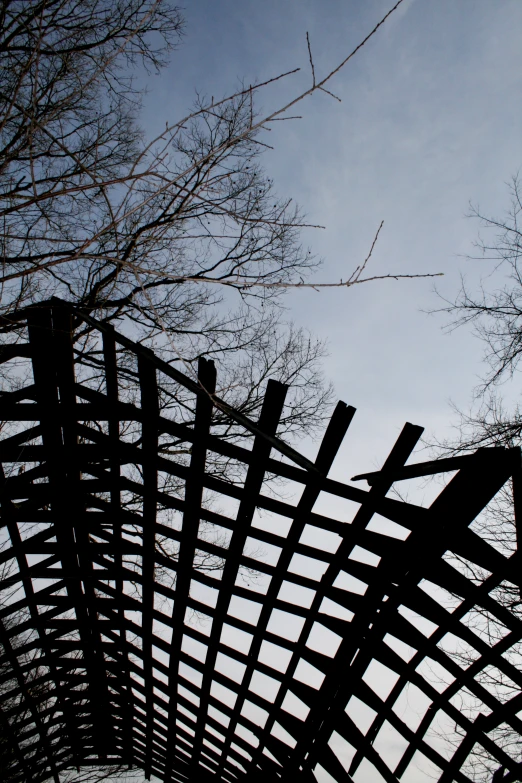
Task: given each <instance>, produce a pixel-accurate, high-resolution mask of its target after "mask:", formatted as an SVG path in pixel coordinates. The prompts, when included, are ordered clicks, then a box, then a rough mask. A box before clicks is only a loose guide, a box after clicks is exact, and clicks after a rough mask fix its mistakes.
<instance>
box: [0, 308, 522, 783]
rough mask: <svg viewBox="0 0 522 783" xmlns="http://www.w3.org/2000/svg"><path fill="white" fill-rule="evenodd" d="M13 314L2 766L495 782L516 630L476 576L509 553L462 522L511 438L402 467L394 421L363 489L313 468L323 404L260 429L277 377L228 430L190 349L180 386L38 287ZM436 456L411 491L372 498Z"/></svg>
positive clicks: (511, 777) (514, 455) (147, 356)
mask: <svg viewBox="0 0 522 783" xmlns="http://www.w3.org/2000/svg"><path fill="white" fill-rule="evenodd" d="M19 326H20V329H19V330H18V331H17V333H16V334H17V337H16V340H15V341H13V339H12V338H10V337H9V336H8V337H7V338H6V339H7V343H5V344H4V346H3V348H2V354H1V359H2V361H3V367H4V368H6V369H7V373H8V374H9V375H10V377H11V379H12V378H13V377H15V378H16V379H17V383H16V384H15V386H16V388H15V389H14V390H11V391H9V392H5V393H4V394H3V395H2V397H1V398H0V407H1V412H0V419H1V420H3V421H4V422H5V424H4V425H3V430H2V434H3V439H2V440H0V460H1V461H2V463H3V471H4V473H3V487H2V495H1V500H2V528H1V529H2V533H3V537H2V542H3V549H2V550H1V563H2V568H3V581H2V583H1V588H2V596H7V597H6V598H4V600H3V603H2V607H1V609H0V617H1V620H2V623H1V624H0V634H1V638H0V642H1V647H0V651H1V652H2V658H1V666H0V682H1V687H0V693H1V694H2V699H3V703H2V704H3V709H2V713H0V715H1V719H2V722H3V730H4V741H5V742H7V743H8V744H9V747H10V750H11V751H12V761H11V762H10V775H11V778H10V779H12V780H13V781H29V780H30V781H35V782H36V781H41V780H42V781H43V780H45V779H48V778H50V779H53V777H54V780H55V781H59V780H60V777H59V775H60V772H61V771H62V770H64V769H66V768H71V767H75V766H82V767H84V766H89V765H102V766H103V765H110V764H124V765H136V766H138V767H139V768H142V769H143V770H144V773H145V775H146V776H147V777H148V776H150V775H155V776H157V777H158V778H159V779H161V780H162V781H165V783H170V781H179V782H180V783H181V782H182V781H205V780H207V779H208V780H210V779H218V780H223V781H229V782H230V783H233V782H234V781H241V780H248V781H256V780H259V781H261V780H262V781H264V782H268V783H270V781H278V780H284V781H294V780H296V781H297V780H302V781H306V783H313V781H319V783H322V781H329V780H332V779H333V780H335V781H338V782H339V783H343V782H344V781H346V782H347V783H348V781H355V783H357V782H358V781H369V780H372V781H387V782H389V783H391V782H392V781H394V782H396V781H398V780H402V781H408V782H409V783H412V782H413V781H421V780H433V779H436V780H439V781H441V782H444V783H449V782H450V781H453V780H455V781H469V780H471V779H473V774H474V773H473V770H472V769H471V767H467V766H466V763H467V759H469V758H472V751H476V750H477V748H480V749H481V752H482V754H483V755H484V756H485V757H487V758H488V759H489V761H488V762H487V764H486V767H485V769H488V764H489V769H490V771H492V772H493V771H494V770H495V769H498V771H497V772H496V773H495V780H500V779H501V780H503V781H505V783H507V782H508V781H516V780H519V779H520V778H519V777H518V775H519V774H520V773H519V769H520V766H519V763H518V761H519V758H518V757H517V753H518V751H516V750H515V751H512V750H511V748H512V744H510V743H505V742H503V741H502V740H501V739H499V736H500V734H501V732H500V729H501V728H502V727H507V733H508V734H509V733H510V732H511V734H512V735H513V736H516V737H518V736H519V734H520V733H521V732H520V729H521V727H522V723H521V721H520V718H519V717H518V713H519V711H520V710H521V708H522V699H521V697H520V694H519V691H520V685H521V682H522V676H521V673H520V671H519V667H518V666H517V655H518V647H517V645H518V643H519V641H520V639H521V638H522V625H521V620H520V617H519V615H518V613H517V608H516V602H514V603H513V604H512V605H511V604H510V605H507V604H506V602H505V601H503V600H502V590H501V587H502V585H506V584H508V585H510V586H512V585H518V584H519V575H520V563H519V559H518V554H517V551H516V548H515V547H512V548H511V549H509V548H506V549H505V550H503V549H502V546H500V545H498V544H495V542H492V541H488V540H487V538H485V537H484V536H481V535H480V533H479V532H477V530H478V529H475V528H474V520H475V519H476V518H477V516H478V515H479V514H480V513H481V511H482V510H483V509H484V507H485V506H486V505H487V504H488V503H489V502H490V501H491V499H492V498H494V497H495V496H496V495H497V493H499V491H500V490H501V489H502V487H504V485H506V482H507V483H508V485H509V486H511V483H510V481H509V480H510V479H511V478H513V486H514V488H515V496H516V493H517V492H518V491H519V490H518V486H519V482H520V452H519V450H518V449H501V448H498V449H483V450H480V451H478V452H476V453H474V454H470V455H469V456H463V457H459V458H452V459H447V460H439V461H436V462H429V463H417V464H413V465H409V466H405V463H406V461H407V460H408V458H409V456H410V454H411V452H412V450H413V449H414V447H415V445H416V444H417V442H418V439H419V437H420V434H421V432H422V430H421V429H420V428H419V427H416V426H413V425H411V424H406V425H405V427H404V429H403V431H402V432H401V434H400V436H399V438H398V440H397V442H396V443H395V445H394V446H393V448H392V450H391V453H390V455H389V457H388V458H387V460H386V462H385V464H384V466H383V468H382V470H380V471H378V472H376V473H373V474H367V475H366V476H362V477H359V478H365V479H367V482H368V484H369V485H370V487H369V489H368V490H366V489H362V488H361V487H360V485H356V486H354V485H353V484H351V483H350V484H348V483H346V484H345V483H341V482H338V481H335V480H333V479H329V478H328V477H327V475H328V472H329V469H330V467H331V465H332V462H333V460H334V457H335V455H336V453H337V451H338V449H339V447H340V445H341V443H342V441H343V438H344V435H345V433H346V431H347V429H348V426H349V424H350V422H351V420H352V417H353V414H354V409H353V408H351V407H348V406H346V405H344V403H339V404H338V406H337V408H336V409H335V412H334V414H333V416H332V418H331V421H330V424H329V426H328V428H327V430H326V433H325V435H324V438H323V440H322V443H321V445H320V448H319V451H318V455H317V458H316V460H315V462H313V463H312V462H309V461H308V460H307V459H306V458H305V457H303V456H301V455H300V454H298V453H297V452H295V451H293V450H292V449H291V448H289V447H288V446H287V445H286V444H285V443H284V442H283V441H281V440H280V439H279V438H278V437H277V434H276V431H277V426H278V422H279V419H280V416H281V412H282V410H283V405H284V400H285V392H286V388H285V387H284V386H282V385H281V384H278V383H275V382H269V384H268V387H267V390H266V395H265V399H264V404H263V408H262V413H261V415H260V419H259V421H258V422H257V423H253V422H251V421H250V420H248V419H247V418H246V417H244V416H242V415H241V413H240V412H238V411H235V410H233V409H231V408H229V407H228V406H227V405H225V403H223V402H222V401H220V400H219V399H218V398H217V397H216V396H215V395H214V388H215V372H214V367H213V365H212V363H211V362H208V361H205V360H203V361H201V362H200V365H199V381H198V382H196V381H193V380H191V379H190V378H189V377H187V376H185V375H183V374H182V373H180V372H178V371H177V370H175V369H173V368H172V367H171V366H169V365H167V364H165V363H164V362H162V361H161V360H160V359H159V358H158V357H156V356H155V355H154V354H153V353H152V352H150V351H148V350H147V349H145V348H143V347H141V346H139V345H137V344H135V343H132V342H131V341H130V340H128V339H127V338H125V337H122V336H121V335H119V334H117V333H116V332H115V331H114V330H113V329H112V328H111V327H108V326H106V325H103V324H98V323H97V322H96V321H94V320H93V319H92V318H91V317H90V316H88V315H80V314H79V313H78V312H73V311H71V310H70V309H68V308H67V307H66V306H64V305H63V303H62V304H60V303H59V302H57V301H55V302H53V303H50V304H49V305H48V306H46V307H40V308H34V309H31V310H28V311H25V313H22V314H21V315H20V316H19ZM87 327H88V328H89V330H91V337H90V339H91V340H93V339H97V340H98V341H99V345H100V350H99V352H98V353H96V352H91V353H90V354H89V356H90V358H89V359H88V358H87V357H86V354H85V353H83V354H82V351H83V349H82V346H83V345H84V343H82V342H81V340H80V339H79V337H78V335H79V334H80V333H82V330H83V332H85V330H86V328H87ZM73 334H74V335H75V340H74V341H73V339H72V336H73ZM10 339H11V342H9V340H10ZM80 360H82V361H81V362H80ZM167 387H168V388H170V389H171V391H172V389H173V388H175V389H176V390H177V391H176V395H175V397H172V396H171V397H168V395H167V396H166V395H165V393H164V392H162V389H163V390H164V389H165V388H167ZM183 395H185V397H183ZM183 399H185V400H187V401H188V400H193V401H195V404H194V406H191V405H189V404H188V403H187V404H186V405H185V404H184V403H183ZM169 400H170V402H169ZM180 400H181V403H180V402H179V401H180ZM165 401H167V402H165ZM194 409H195V416H194V417H193V416H192V413H191V411H192V410H194ZM230 427H234V428H235V432H236V434H237V433H238V432H239V433H241V432H243V434H244V440H243V441H242V442H241V443H238V442H237V441H236V442H234V443H232V442H230V438H229V434H230ZM450 472H452V473H453V475H452V476H450V477H449V478H448V476H446V478H447V479H448V480H447V481H446V483H445V485H443V484H442V482H441V489H440V494H439V495H438V497H437V498H436V499H435V500H434V501H433V503H432V504H431V505H430V507H429V508H424V507H420V506H418V505H415V504H413V503H410V502H406V501H402V500H400V499H398V498H397V497H395V496H389V493H390V490H391V488H392V485H393V484H394V483H396V482H398V481H401V480H406V479H412V478H414V477H418V476H430V475H433V474H441V476H443V475H444V474H448V473H450ZM282 480H284V481H285V482H287V483H286V485H285V484H283V485H281V481H282ZM318 504H320V508H327V509H336V516H337V517H338V518H333V517H332V518H330V516H326V515H325V514H322V513H319V511H318V510H317V509H318V507H319V506H318ZM314 507H315V509H316V510H315V511H314ZM337 512H338V513H337ZM513 550H514V551H513ZM477 612H478V615H479V616H481V617H485V616H486V615H487V617H488V618H489V620H490V621H491V622H493V623H495V624H496V625H495V627H496V628H500V629H501V632H500V633H499V634H498V635H497V637H496V638H495V640H494V641H493V642H492V641H491V638H490V637H488V636H487V634H486V635H484V633H481V631H480V623H474V622H473V621H472V619H470V618H472V617H473V616H477ZM474 613H475V615H474ZM448 640H453V641H454V642H455V641H456V642H457V643H458V644H462V645H465V646H466V649H467V650H469V651H470V661H471V662H470V664H469V665H468V666H467V667H466V668H463V667H462V666H460V665H459V659H458V658H457V657H456V656H455V654H454V653H455V649H453V650H452V648H451V643H450V642H448ZM492 671H493V672H498V678H500V680H502V684H501V685H502V687H500V686H499V688H497V689H494V688H493V689H492V688H491V687H487V684H485V678H484V674H485V672H487V673H489V674H491V672H492ZM498 678H497V679H498ZM490 680H491V678H490V679H489V680H488V682H489V681H490ZM507 682H508V683H510V687H507V686H506V687H504V686H505V683H507ZM13 726H16V730H15V729H13ZM437 727H438V728H437ZM505 733H506V732H504V734H505ZM441 734H443V735H444V736H440V735H441ZM515 747H516V743H515ZM470 754H471V755H470ZM470 770H471V771H470ZM485 774H486V773H485ZM470 775H471V777H470Z"/></svg>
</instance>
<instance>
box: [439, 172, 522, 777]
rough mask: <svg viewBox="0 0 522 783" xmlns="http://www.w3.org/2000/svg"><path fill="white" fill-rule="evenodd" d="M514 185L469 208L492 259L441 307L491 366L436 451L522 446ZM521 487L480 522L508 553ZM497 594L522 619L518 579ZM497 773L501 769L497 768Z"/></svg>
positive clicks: (467, 653) (491, 631) (477, 754)
mask: <svg viewBox="0 0 522 783" xmlns="http://www.w3.org/2000/svg"><path fill="white" fill-rule="evenodd" d="M509 187H510V195H511V201H510V207H509V209H508V211H507V213H506V214H505V216H504V217H501V218H496V217H491V216H488V215H485V214H484V213H483V212H482V211H481V210H480V209H479V208H477V207H472V210H471V217H474V218H477V219H478V220H479V221H480V224H481V228H482V229H483V231H482V236H481V237H480V239H479V240H478V241H477V243H476V248H477V250H478V253H477V254H476V255H475V256H472V257H470V260H479V259H481V260H485V261H490V262H491V264H490V265H488V268H487V276H486V277H485V280H484V281H483V282H482V284H481V285H480V287H479V289H478V291H477V292H474V291H472V290H471V289H470V288H469V286H468V285H467V284H466V283H465V281H464V280H463V281H462V286H461V290H460V292H459V295H458V296H457V297H456V299H455V301H453V302H451V301H446V302H445V304H444V307H443V308H441V310H442V312H445V313H447V314H450V316H451V323H450V325H449V328H450V329H454V328H457V327H461V326H466V325H468V324H471V325H472V327H473V329H474V331H475V334H476V335H477V337H478V338H479V339H480V340H481V341H482V343H483V345H484V363H485V368H486V369H485V372H484V375H483V378H482V381H481V383H480V385H479V386H478V387H477V388H476V389H475V398H474V403H473V405H472V406H471V410H470V412H468V413H464V412H462V411H459V410H456V414H457V416H458V425H457V434H456V436H455V437H454V438H451V439H449V440H448V441H446V442H445V443H439V444H437V451H438V453H441V452H443V453H444V454H446V455H447V454H459V453H466V452H472V451H475V450H476V449H480V448H483V447H490V446H507V447H513V446H521V445H522V412H521V409H520V404H519V403H517V402H515V403H514V404H507V403H506V402H505V400H504V399H503V395H502V393H501V391H500V388H499V387H500V385H501V384H502V383H504V382H505V381H510V382H511V383H516V381H517V378H518V374H517V373H518V370H519V362H520V359H521V358H522V228H521V225H520V219H521V214H522V191H521V182H520V179H519V177H518V176H514V177H513V178H512V180H511V183H510V186H509ZM490 237H491V238H490ZM492 272H494V275H492V274H491V273H492ZM515 393H516V394H517V393H518V389H515ZM521 489H522V484H521V483H520V479H519V480H518V482H517V480H516V479H514V480H513V484H512V485H511V486H506V487H505V488H504V489H503V490H502V492H501V493H499V495H498V496H497V497H496V498H495V499H494V501H493V502H492V503H491V504H490V506H489V507H488V509H487V512H486V513H485V514H484V515H483V516H482V517H481V518H479V520H477V522H476V523H475V529H476V530H477V532H478V533H479V534H480V536H481V537H482V538H483V539H485V540H486V541H488V542H489V543H491V544H492V546H494V547H495V548H496V549H497V550H498V551H500V552H502V554H504V555H505V556H506V557H510V556H513V555H514V553H515V552H516V551H517V547H518V548H520V547H521V546H522V542H521V541H520V520H519V521H518V528H519V530H518V533H517V521H516V517H515V504H518V505H520V502H521V501H522V496H521ZM457 565H458V564H457ZM460 566H461V568H462V569H464V570H465V571H466V572H467V573H468V576H470V578H472V579H473V580H474V581H475V583H476V584H482V583H483V582H484V581H485V580H486V579H487V577H488V572H486V571H485V570H484V569H481V568H479V567H476V568H474V570H473V573H470V571H469V569H470V564H469V563H468V564H466V563H461V564H460ZM494 597H495V598H496V600H497V601H498V602H499V603H500V604H501V606H502V607H504V608H506V609H507V610H508V611H509V612H510V613H511V614H512V615H513V616H514V617H516V618H517V619H520V617H521V606H522V601H521V589H520V585H515V584H512V583H511V582H508V581H504V582H502V584H501V585H500V586H499V587H498V588H497V589H496V590H495V596H494ZM469 624H470V627H471V628H472V629H473V631H474V632H475V633H476V634H477V635H478V636H479V637H480V638H481V639H483V640H484V641H485V642H486V643H487V644H488V645H489V646H491V647H493V646H495V645H496V644H499V643H501V642H502V639H503V638H504V636H505V634H506V633H507V631H506V628H505V627H503V626H502V624H500V623H498V622H496V621H495V620H494V618H492V617H491V616H490V615H489V613H488V611H487V610H485V609H483V608H481V607H480V606H478V607H475V610H474V613H473V616H471V615H470V617H469ZM452 654H453V655H454V657H455V659H456V660H457V661H458V663H459V664H460V665H461V666H462V667H463V668H467V667H468V666H470V665H471V664H472V663H473V661H474V659H475V654H474V652H473V651H472V650H470V649H459V650H453V653H452ZM504 656H505V658H506V659H507V660H509V661H510V662H511V663H513V664H514V665H515V666H516V667H517V668H520V666H521V665H522V642H518V643H517V644H514V645H512V646H511V647H510V649H509V650H508V651H506V652H505V653H504ZM478 680H479V681H480V682H481V684H483V685H484V686H485V688H486V689H487V690H489V691H490V692H491V693H493V694H495V696H497V698H498V699H499V700H500V701H501V702H504V701H506V700H508V699H510V698H512V697H513V696H514V695H515V694H516V692H517V688H516V686H515V685H514V683H512V682H511V681H509V679H508V678H506V677H505V676H503V674H502V672H500V671H499V670H498V669H496V668H494V667H490V668H489V669H485V670H483V671H481V672H480V673H479V675H478ZM462 709H463V710H464V711H466V710H467V711H468V713H469V715H470V717H471V716H472V715H474V714H476V705H474V704H473V703H472V701H470V702H469V703H468V704H465V705H462ZM494 734H495V736H494V739H495V741H496V742H497V743H498V744H499V745H500V746H501V747H502V748H503V749H504V750H505V751H506V752H507V753H508V755H510V756H511V757H512V758H515V759H517V760H520V759H521V758H522V744H521V739H520V735H519V734H518V732H516V731H514V729H513V728H512V727H511V726H509V725H508V724H507V723H505V724H502V725H501V726H499V727H498V728H497V729H496V730H495V732H494ZM467 763H468V769H467V771H468V772H469V774H470V776H471V778H472V779H473V780H477V781H481V782H482V781H490V780H491V779H492V775H493V774H494V773H495V772H496V771H497V770H498V762H496V761H495V760H494V759H492V758H491V757H490V755H489V754H488V753H487V752H486V750H485V749H484V748H481V747H480V746H478V745H477V746H475V747H474V749H473V753H472V754H471V756H470V758H469V759H468V762H467ZM498 774H499V775H501V773H500V771H498ZM500 779H502V777H500Z"/></svg>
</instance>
